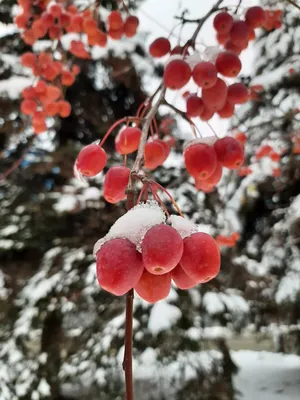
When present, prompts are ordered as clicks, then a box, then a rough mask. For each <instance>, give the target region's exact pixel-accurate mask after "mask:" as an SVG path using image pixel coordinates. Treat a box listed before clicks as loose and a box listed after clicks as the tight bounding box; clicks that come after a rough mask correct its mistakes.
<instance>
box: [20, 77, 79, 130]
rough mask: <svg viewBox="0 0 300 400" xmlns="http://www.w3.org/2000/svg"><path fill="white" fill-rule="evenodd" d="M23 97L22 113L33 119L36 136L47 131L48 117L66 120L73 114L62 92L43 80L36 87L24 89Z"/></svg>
mask: <svg viewBox="0 0 300 400" xmlns="http://www.w3.org/2000/svg"><path fill="white" fill-rule="evenodd" d="M22 97H23V100H22V103H21V112H22V113H23V114H24V115H28V116H30V117H31V122H32V127H33V131H34V132H35V133H36V134H39V133H42V132H45V131H46V130H47V124H46V118H47V117H50V116H51V117H53V116H55V115H59V116H60V117H62V118H66V117H68V116H69V115H70V113H71V105H70V103H69V102H67V101H65V100H63V99H62V91H61V90H60V89H59V88H58V87H57V86H54V85H51V84H48V83H46V82H45V81H43V80H39V81H38V82H37V83H36V85H35V86H29V87H26V88H25V89H23V91H22Z"/></svg>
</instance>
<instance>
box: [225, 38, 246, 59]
mask: <svg viewBox="0 0 300 400" xmlns="http://www.w3.org/2000/svg"><path fill="white" fill-rule="evenodd" d="M242 47H243V46H238V45H236V44H235V43H233V41H232V40H228V41H227V42H226V44H225V49H226V50H228V51H230V52H232V53H235V54H236V55H238V56H239V55H240V54H241V52H242V50H243V49H242Z"/></svg>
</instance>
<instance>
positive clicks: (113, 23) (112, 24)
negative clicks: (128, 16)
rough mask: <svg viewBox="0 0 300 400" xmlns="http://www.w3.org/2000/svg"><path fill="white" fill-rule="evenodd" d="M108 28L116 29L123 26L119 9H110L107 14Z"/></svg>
mask: <svg viewBox="0 0 300 400" xmlns="http://www.w3.org/2000/svg"><path fill="white" fill-rule="evenodd" d="M107 21H108V25H109V29H112V30H118V29H120V28H122V27H123V20H122V16H121V14H120V13H119V11H112V12H111V13H110V14H109V16H108V20H107Z"/></svg>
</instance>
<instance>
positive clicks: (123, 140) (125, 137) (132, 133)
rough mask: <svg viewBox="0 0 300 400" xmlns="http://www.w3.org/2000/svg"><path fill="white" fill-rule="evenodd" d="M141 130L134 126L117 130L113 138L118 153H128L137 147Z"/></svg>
mask: <svg viewBox="0 0 300 400" xmlns="http://www.w3.org/2000/svg"><path fill="white" fill-rule="evenodd" d="M141 136H142V131H141V130H140V129H139V128H136V127H127V128H125V129H122V130H120V131H119V133H118V134H117V136H116V139H115V145H116V150H117V152H118V153H120V154H130V153H133V152H134V151H136V150H137V149H138V148H139V144H140V140H141Z"/></svg>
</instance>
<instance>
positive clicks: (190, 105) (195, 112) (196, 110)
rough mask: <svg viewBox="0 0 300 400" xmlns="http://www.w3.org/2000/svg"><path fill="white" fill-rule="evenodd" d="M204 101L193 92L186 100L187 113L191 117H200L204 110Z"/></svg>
mask: <svg viewBox="0 0 300 400" xmlns="http://www.w3.org/2000/svg"><path fill="white" fill-rule="evenodd" d="M203 108H204V105H203V101H202V99H201V98H200V97H198V96H197V95H196V94H192V95H191V96H189V97H188V98H187V101H186V114H187V116H188V117H189V118H194V117H200V115H201V114H202V112H203Z"/></svg>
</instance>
